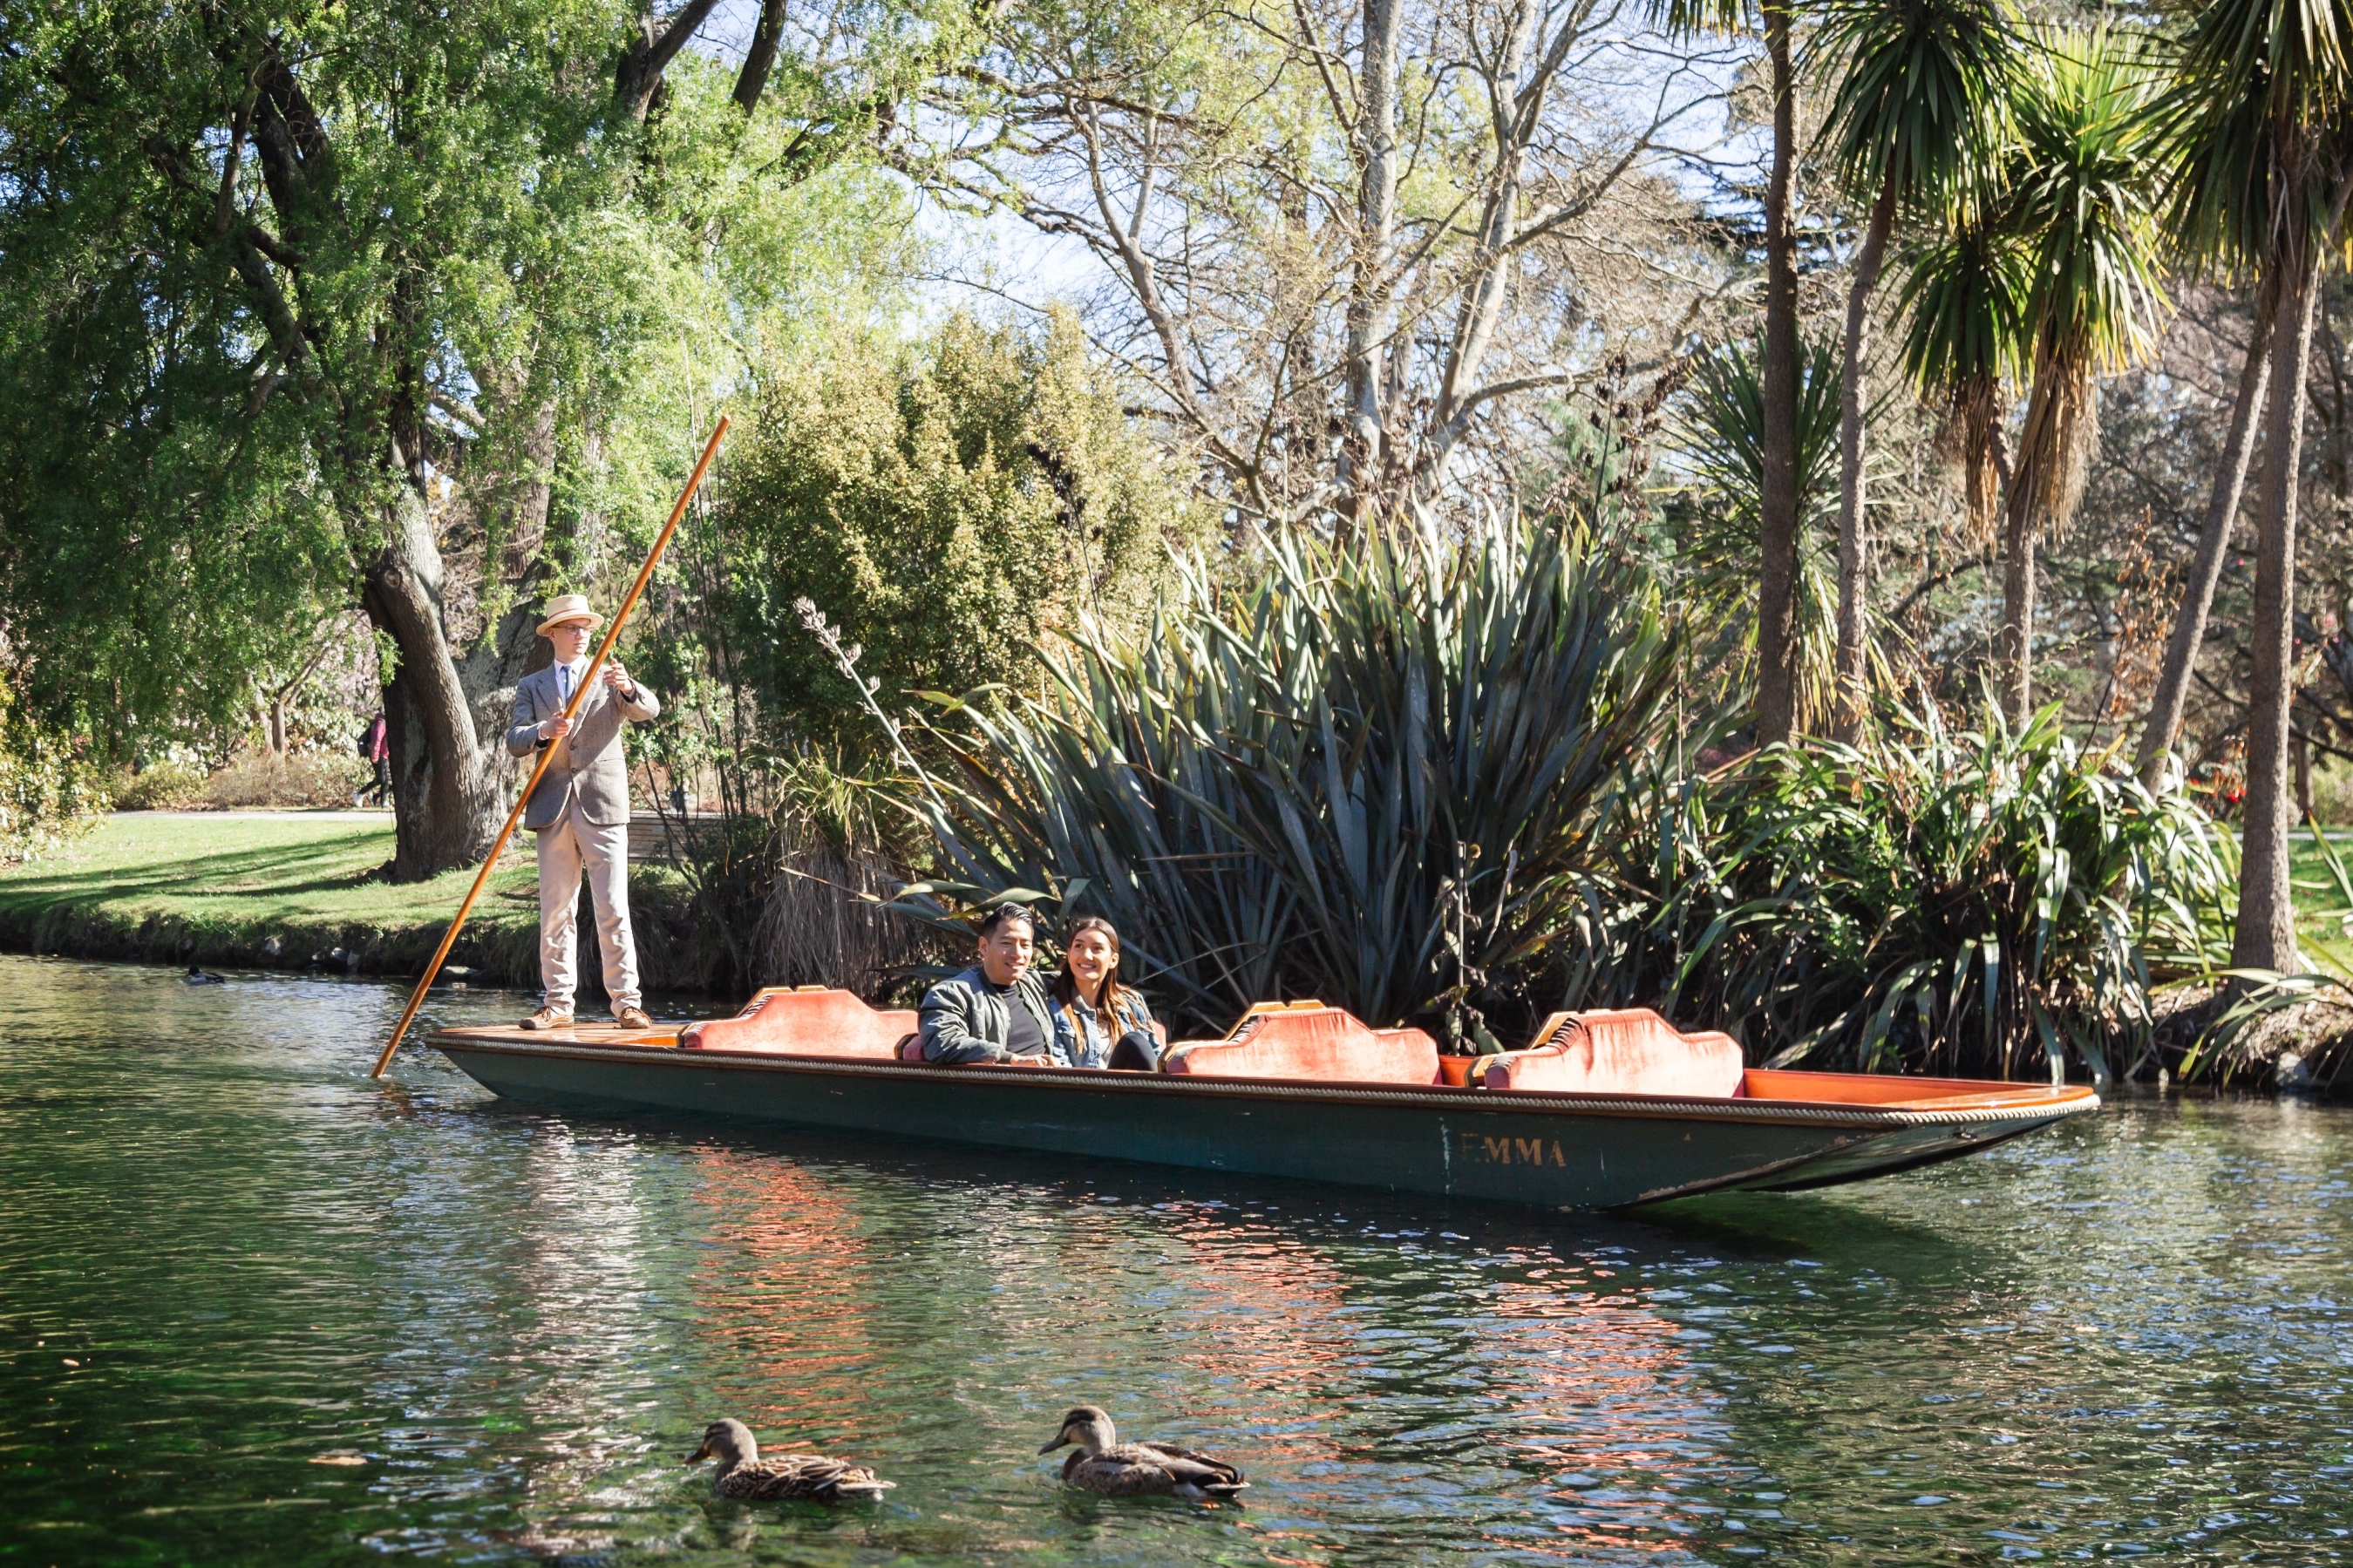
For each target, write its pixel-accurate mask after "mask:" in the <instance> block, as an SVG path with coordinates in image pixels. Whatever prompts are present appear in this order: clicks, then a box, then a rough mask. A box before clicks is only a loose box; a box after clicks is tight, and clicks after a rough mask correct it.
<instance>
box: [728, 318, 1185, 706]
mask: <svg viewBox="0 0 2353 1568" xmlns="http://www.w3.org/2000/svg"><path fill="white" fill-rule="evenodd" d="M725 479H726V500H725V502H724V506H723V522H722V526H723V529H724V531H725V534H726V539H727V554H728V562H727V569H728V573H729V575H730V579H731V584H730V587H729V590H728V592H729V594H730V595H731V596H732V597H733V612H732V613H733V616H735V617H736V618H737V620H738V621H739V623H740V625H741V626H742V627H743V637H742V642H743V646H744V647H745V648H746V649H748V650H750V652H749V654H748V657H747V670H748V674H749V679H751V681H752V682H753V684H754V687H755V688H756V689H757V690H758V691H759V692H760V694H761V697H762V700H763V701H764V703H765V708H766V710H767V712H768V714H769V716H770V717H771V719H772V720H774V721H776V726H777V728H778V730H779V731H780V735H781V737H782V738H784V739H786V740H791V739H806V740H810V741H815V742H820V743H822V744H824V745H826V746H828V748H833V747H838V746H839V747H847V748H848V749H849V750H850V751H853V752H869V751H871V750H873V749H874V748H876V747H878V746H879V744H880V740H881V738H880V737H879V736H876V735H874V734H873V733H872V732H871V722H870V721H869V720H868V719H867V718H866V716H865V714H864V713H863V711H862V710H861V708H860V698H859V694H858V693H857V691H855V690H854V689H852V688H851V687H850V685H849V682H848V681H847V680H846V679H844V677H843V676H842V675H841V673H840V671H839V668H837V667H836V666H835V663H834V661H833V659H832V657H831V656H830V655H828V653H827V652H826V651H825V650H824V649H823V648H821V647H818V644H817V643H816V641H815V640H814V639H812V638H811V637H809V636H808V635H807V633H806V631H804V630H803V628H802V627H801V626H800V624H799V619H798V616H797V614H796V612H795V610H794V604H795V602H796V601H797V600H798V599H801V598H807V599H810V600H812V601H814V602H815V603H816V604H817V605H818V607H819V608H820V609H821V610H822V611H823V612H824V613H825V614H826V616H828V618H829V619H830V620H831V621H832V622H833V623H834V624H835V625H837V626H840V627H841V628H842V631H843V635H844V636H845V637H848V638H849V640H850V641H852V642H855V643H856V644H858V645H859V646H860V647H861V648H862V650H863V653H862V657H861V659H860V668H861V669H862V670H864V671H865V672H866V673H867V675H868V676H869V677H871V678H872V679H878V680H880V681H881V692H882V695H883V698H884V700H886V701H890V702H897V701H899V700H902V699H903V698H904V696H905V695H906V694H907V693H908V692H910V691H911V690H914V689H937V690H944V691H946V692H949V693H956V694H960V693H963V692H965V691H967V690H971V689H975V688H978V687H981V686H986V685H988V684H990V683H992V682H1011V683H1015V684H1027V685H1034V683H1035V681H1036V680H1037V679H1038V678H1039V674H1040V670H1039V666H1038V665H1037V663H1036V662H1035V653H1034V646H1035V645H1036V644H1037V643H1038V642H1039V640H1040V639H1041V638H1051V637H1057V636H1059V635H1063V634H1067V633H1069V632H1071V631H1072V630H1074V629H1075V627H1076V626H1077V625H1078V623H1079V622H1080V621H1081V620H1082V618H1092V619H1093V620H1095V621H1096V622H1098V623H1101V624H1103V625H1104V626H1107V627H1108V628H1112V629H1116V628H1118V627H1122V626H1130V625H1133V624H1135V623H1137V622H1138V621H1140V620H1141V619H1142V617H1143V616H1144V614H1145V610H1146V608H1147V607H1148V605H1149V604H1150V602H1151V600H1152V597H1153V595H1154V591H1155V587H1156V586H1157V584H1159V582H1160V581H1161V578H1162V571H1163V566H1164V563H1166V560H1167V558H1168V552H1169V550H1170V548H1171V547H1172V546H1176V547H1183V546H1185V545H1187V544H1189V543H1190V542H1192V541H1193V540H1194V539H1195V537H1196V536H1197V534H1198V532H1199V531H1201V530H1202V528H1203V527H1204V526H1205V524H1206V521H1207V520H1206V518H1205V517H1203V516H1202V515H1201V514H1200V512H1199V511H1198V510H1197V508H1196V506H1195V504H1194V503H1193V502H1192V501H1190V500H1188V499H1187V488H1186V485H1185V483H1184V477H1183V476H1181V475H1178V474H1174V473H1171V472H1169V471H1167V470H1166V468H1165V467H1164V466H1163V464H1162V463H1161V462H1160V461H1158V460H1157V459H1156V458H1155V457H1154V456H1153V455H1152V453H1151V451H1150V449H1149V448H1148V447H1146V445H1145V443H1144V442H1143V440H1142V439H1141V438H1140V437H1138V436H1137V435H1136V434H1135V433H1134V431H1133V430H1132V429H1131V428H1130V426H1129V425H1128V422H1127V420H1126V418H1125V416H1124V415H1123V414H1122V412H1121V404H1120V399H1119V397H1118V396H1117V395H1116V390H1115V388H1114V386H1113V384H1111V383H1110V382H1109V381H1108V380H1107V379H1106V378H1105V377H1104V375H1103V373H1102V372H1101V371H1100V370H1099V369H1098V368H1097V367H1096V366H1095V365H1094V364H1093V363H1091V362H1090V360H1089V358H1088V355H1087V352H1086V348H1085V344H1084V340H1083V338H1082V335H1081V333H1080V331H1079V329H1078V326H1077V323H1076V321H1075V320H1074V319H1072V318H1071V317H1069V316H1067V315H1060V314H1058V315H1057V316H1056V317H1055V318H1054V319H1053V321H1052V322H1051V324H1050V326H1049V328H1048V330H1047V331H1046V332H1045V333H1044V334H1043V335H1042V336H1033V335H1029V334H1026V333H1023V332H1021V331H1017V330H1015V329H1013V328H1010V327H995V328H991V327H987V326H983V325H982V324H980V323H978V322H976V321H973V320H972V319H970V318H968V317H964V316H956V317H953V318H951V319H950V320H949V321H947V322H946V323H945V324H944V326H942V327H941V328H940V329H939V331H937V332H936V333H935V334H934V336H933V338H932V339H931V341H930V342H927V343H926V344H925V345H923V347H922V348H921V349H909V348H898V347H894V346H893V345H891V344H889V343H888V342H882V341H878V340H877V338H876V337H874V336H873V335H872V334H871V333H868V332H863V331H860V332H850V333H845V334H843V335H842V336H841V337H840V338H839V339H838V340H837V341H836V342H834V343H833V345H832V346H831V349H830V352H828V353H826V354H824V355H823V356H822V357H821V358H820V357H816V356H810V357H806V358H796V360H795V361H794V362H793V363H787V364H785V365H782V366H779V367H778V369H777V372H776V374H775V375H774V376H773V377H772V378H771V379H770V380H769V382H768V384H767V385H766V387H765V391H764V394H763V396H762V398H761V401H760V404H759V405H758V407H757V410H756V412H755V413H754V416H753V417H752V419H751V420H749V421H748V422H747V427H746V428H745V430H744V436H743V437H742V438H741V439H740V440H739V442H738V443H737V446H736V448H735V452H734V454H733V458H732V459H731V460H730V462H729V464H728V466H727V469H726V476H725Z"/></svg>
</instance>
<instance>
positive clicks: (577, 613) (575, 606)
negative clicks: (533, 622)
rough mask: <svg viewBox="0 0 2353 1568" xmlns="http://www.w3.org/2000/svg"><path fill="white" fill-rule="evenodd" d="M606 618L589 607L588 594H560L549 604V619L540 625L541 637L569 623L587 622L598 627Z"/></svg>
mask: <svg viewBox="0 0 2353 1568" xmlns="http://www.w3.org/2000/svg"><path fill="white" fill-rule="evenodd" d="M604 618H605V617H604V616H600V615H598V614H597V613H596V611H594V610H592V609H590V608H589V607H588V595H586V594H558V595H555V597H554V598H553V599H550V600H549V601H548V602H547V619H545V620H543V621H542V622H540V623H539V635H540V636H542V637H545V636H546V635H547V634H548V633H550V632H552V631H554V629H555V628H556V627H558V626H562V625H564V624H565V622H567V621H586V622H587V623H588V624H589V625H590V626H596V624H597V623H598V622H600V621H602V620H603V619H604Z"/></svg>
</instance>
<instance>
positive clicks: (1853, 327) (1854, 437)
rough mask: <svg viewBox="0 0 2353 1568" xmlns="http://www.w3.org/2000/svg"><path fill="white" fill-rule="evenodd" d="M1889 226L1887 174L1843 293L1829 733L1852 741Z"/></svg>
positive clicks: (1859, 696)
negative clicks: (1868, 449)
mask: <svg viewBox="0 0 2353 1568" xmlns="http://www.w3.org/2000/svg"><path fill="white" fill-rule="evenodd" d="M1894 227H1895V180H1894V176H1893V175H1892V174H1891V175H1890V176H1889V177H1888V179H1887V180H1886V182H1885V183H1884V184H1883V185H1882V186H1881V188H1880V192H1879V200H1878V201H1876V202H1874V203H1873V205H1872V208H1871V223H1870V226H1869V228H1867V229H1866V230H1865V231H1864V233H1863V237H1862V247H1861V248H1859V249H1858V250H1857V251H1856V252H1855V257H1854V281H1853V282H1852V284H1851V285H1849V286H1848V289H1847V293H1846V347H1845V353H1844V357H1843V360H1842V362H1841V365H1840V367H1839V521H1838V589H1839V601H1838V665H1837V671H1838V679H1837V694H1836V697H1835V699H1834V700H1835V701H1836V704H1837V710H1836V712H1835V715H1834V717H1833V719H1832V725H1833V730H1834V732H1835V733H1836V734H1837V736H1838V738H1839V739H1840V740H1841V741H1852V740H1853V739H1854V738H1855V736H1856V734H1857V733H1858V732H1860V731H1861V730H1862V708H1863V689H1862V686H1863V683H1862V638H1863V630H1862V601H1863V595H1864V593H1865V592H1866V591H1867V589H1868V587H1869V570H1870V569H1869V564H1868V562H1867V559H1866V557H1865V554H1864V552H1865V548H1866V546H1867V544H1868V541H1867V540H1866V539H1865V538H1864V536H1863V510H1862V509H1863V500H1864V498H1863V477H1862V440H1863V428H1862V412H1863V408H1862V405H1863V384H1862V373H1863V366H1864V362H1865V361H1867V360H1868V359H1869V358H1870V357H1871V292H1872V290H1873V289H1875V288H1877V287H1878V286H1879V269H1880V268H1881V267H1882V266H1883V264H1884V263H1885V261H1886V259H1887V237H1888V235H1889V234H1890V233H1892V232H1893V231H1894Z"/></svg>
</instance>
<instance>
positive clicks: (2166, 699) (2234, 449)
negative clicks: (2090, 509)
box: [2136, 293, 2272, 790]
mask: <svg viewBox="0 0 2353 1568" xmlns="http://www.w3.org/2000/svg"><path fill="white" fill-rule="evenodd" d="M2256 300H2257V303H2256V307H2255V322H2254V332H2253V336H2252V337H2251V338H2250V339H2249V340H2248V342H2247V360H2246V363H2244V364H2242V366H2240V367H2239V392H2238V397H2237V400H2236V401H2235V402H2233V403H2232V405H2231V432H2230V435H2229V436H2228V437H2226V438H2225V439H2224V441H2223V443H2222V456H2221V467H2220V468H2217V469H2216V470H2215V472H2214V488H2213V489H2212V490H2211V491H2210V492H2209V493H2208V495H2207V498H2206V525H2205V527H2204V528H2202V529H2200V531H2199V534H2198V552H2197V554H2196V555H2194V556H2192V557H2191V558H2190V563H2189V581H2188V582H2186V583H2184V584H2182V585H2181V608H2180V609H2179V611H2177V612H2176V613H2175V615H2174V617H2173V635H2172V636H2171V637H2168V638H2167V639H2166V644H2165V666H2164V668H2162V669H2160V670H2159V671H2158V677H2157V691H2156V693H2155V695H2153V696H2152V697H2151V698H2150V699H2149V704H2148V725H2147V728H2146V729H2144V730H2143V731H2141V734H2140V754H2139V756H2138V757H2137V759H2136V766H2137V768H2138V770H2139V772H2140V778H2141V783H2143V784H2147V786H2148V787H2149V788H2150V789H2152V790H2153V789H2155V788H2157V786H2158V784H2160V783H2162V782H2163V781H2164V778H2165V762H2166V758H2167V757H2168V755H2169V754H2171V752H2172V751H2173V742H2174V738H2175V737H2176V736H2178V735H2179V734H2180V733H2181V714H2182V710H2183V709H2184V708H2186V707H2187V706H2188V704H2189V674H2190V671H2191V670H2193V669H2195V668H2197V665H2198V648H2199V645H2200V644H2201V643H2203V642H2204V641H2205V640H2206V617H2207V616H2209V615H2210V614H2211V613H2212V611H2213V608H2214V587H2215V584H2218V583H2220V582H2221V579H2222V557H2223V555H2224V554H2225V552H2227V551H2228V550H2229V548H2230V543H2231V529H2232V524H2233V523H2235V522H2236V521H2238V517H2239V497H2240V495H2241V494H2242V492H2243V491H2244V490H2245V489H2246V484H2247V459H2248V458H2249V456H2251V455H2252V454H2253V451H2254V447H2255V430H2256V427H2257V426H2256V420H2255V412H2256V410H2257V409H2258V408H2260V407H2261V406H2262V405H2263V383H2264V376H2265V373H2266V372H2267V371H2268V370H2269V369H2270V366H2271V346H2272V345H2271V319H2272V311H2271V309H2270V296H2269V295H2268V294H2267V293H2263V294H2258V295H2257V296H2256Z"/></svg>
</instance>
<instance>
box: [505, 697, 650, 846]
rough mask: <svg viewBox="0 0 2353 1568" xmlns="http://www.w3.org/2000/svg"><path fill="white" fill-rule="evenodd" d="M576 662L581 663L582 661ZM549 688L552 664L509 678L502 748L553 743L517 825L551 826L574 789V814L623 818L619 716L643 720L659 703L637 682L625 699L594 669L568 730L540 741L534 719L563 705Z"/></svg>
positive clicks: (607, 821)
mask: <svg viewBox="0 0 2353 1568" xmlns="http://www.w3.org/2000/svg"><path fill="white" fill-rule="evenodd" d="M582 663H583V667H584V668H585V667H586V660H585V659H584V660H583V661H582ZM555 692H556V686H555V667H554V665H550V666H548V668H545V669H543V670H538V671H535V672H534V673H533V674H530V675H526V676H524V677H523V678H522V679H521V680H519V681H517V682H516V683H515V710H514V723H513V725H512V727H511V728H510V729H509V730H508V731H507V751H508V752H510V753H511V754H512V755H514V756H518V757H527V756H529V755H531V753H532V752H533V751H535V750H537V749H538V748H539V747H541V746H546V745H553V746H554V748H555V755H554V758H552V759H551V760H550V761H549V763H548V764H547V772H546V773H543V774H542V775H541V777H540V781H539V787H538V788H537V789H535V790H533V791H532V792H531V804H530V805H527V806H525V807H524V808H523V814H522V825H523V826H525V827H528V828H530V829H531V830H532V831H533V832H534V833H536V832H538V831H539V830H540V829H541V828H543V827H547V826H553V825H554V822H555V819H556V818H557V817H559V816H563V815H564V808H565V805H566V804H567V803H568V802H570V801H571V800H572V798H573V797H574V796H575V795H577V796H578V797H579V800H580V815H581V816H584V817H586V818H587V819H588V820H589V821H590V822H593V823H595V824H596V826H599V827H613V826H620V825H622V824H625V823H627V822H628V820H629V764H628V760H627V759H626V758H625V757H624V756H623V755H622V752H621V721H623V720H624V719H635V720H636V721H638V722H639V723H643V722H645V721H647V720H649V719H651V718H652V717H653V716H654V715H655V714H657V713H659V712H660V711H661V704H660V703H659V702H657V701H655V700H654V694H653V693H652V692H650V691H649V690H647V689H645V688H644V687H642V686H640V687H638V700H636V701H634V702H625V701H623V700H621V698H620V696H619V694H618V693H617V692H615V691H614V690H613V689H611V688H609V687H607V685H606V684H605V678H604V676H603V674H601V673H599V674H598V676H597V677H596V683H595V684H594V685H593V686H591V687H590V689H589V691H588V695H587V696H586V697H585V698H583V699H582V700H581V702H580V711H579V712H577V713H575V714H574V715H573V719H572V733H570V734H569V735H566V736H565V737H564V739H562V740H560V741H553V742H550V741H543V740H541V739H540V738H539V725H540V721H542V720H543V719H554V718H555V717H556V716H557V715H559V714H561V713H562V712H563V711H564V704H563V703H562V702H561V701H559V700H557V698H556V695H555Z"/></svg>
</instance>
